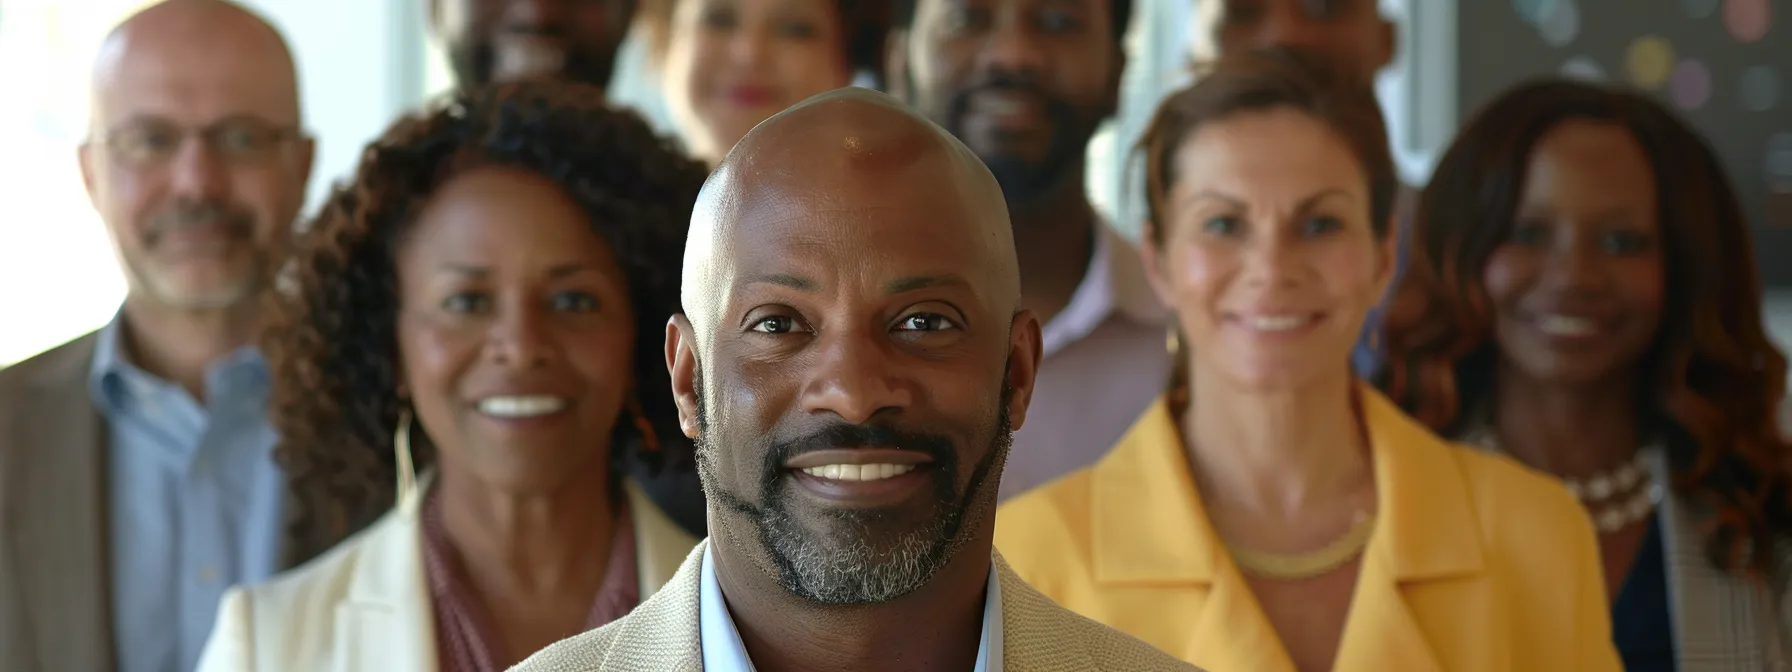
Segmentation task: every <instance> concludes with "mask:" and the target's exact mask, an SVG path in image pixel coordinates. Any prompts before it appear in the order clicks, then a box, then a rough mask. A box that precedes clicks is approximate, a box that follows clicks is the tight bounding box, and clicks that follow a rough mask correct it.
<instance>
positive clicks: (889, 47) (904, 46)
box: [884, 28, 915, 105]
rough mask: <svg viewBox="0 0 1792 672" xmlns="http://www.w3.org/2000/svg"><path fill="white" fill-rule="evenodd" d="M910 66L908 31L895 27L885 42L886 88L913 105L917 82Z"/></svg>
mask: <svg viewBox="0 0 1792 672" xmlns="http://www.w3.org/2000/svg"><path fill="white" fill-rule="evenodd" d="M908 66H909V63H908V31H907V30H903V29H901V28H893V29H891V30H890V36H889V39H888V40H886V41H885V42H884V77H885V82H884V88H886V89H888V90H889V93H890V95H892V96H895V97H896V99H897V100H900V101H902V102H905V103H908V104H910V105H913V104H915V82H914V80H912V79H910V78H909V74H908Z"/></svg>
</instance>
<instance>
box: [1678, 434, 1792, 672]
mask: <svg viewBox="0 0 1792 672" xmlns="http://www.w3.org/2000/svg"><path fill="white" fill-rule="evenodd" d="M1648 457H1649V464H1650V469H1651V471H1652V474H1651V475H1653V476H1654V477H1655V482H1657V483H1668V482H1670V480H1669V479H1670V478H1671V476H1670V475H1669V473H1668V465H1667V458H1666V456H1665V455H1664V454H1663V452H1662V451H1660V450H1654V451H1650V452H1649V454H1648ZM1656 515H1657V516H1659V517H1660V518H1661V533H1662V534H1661V540H1662V548H1663V551H1664V553H1663V558H1664V559H1665V560H1666V562H1667V575H1668V597H1669V599H1670V600H1672V602H1671V604H1672V607H1671V612H1672V616H1673V620H1674V653H1675V657H1676V658H1677V659H1678V661H1677V662H1678V663H1679V665H1678V668H1677V669H1679V670H1681V672H1761V671H1762V670H1786V669H1788V667H1787V665H1788V662H1789V661H1788V660H1787V642H1788V635H1789V634H1792V633H1788V632H1787V630H1786V628H1785V625H1786V619H1785V615H1786V614H1788V613H1792V612H1788V611H1787V609H1788V608H1789V607H1792V602H1789V601H1788V595H1787V590H1786V583H1787V582H1786V578H1787V576H1786V574H1787V573H1786V571H1785V568H1786V566H1787V564H1788V561H1792V557H1789V556H1792V552H1789V551H1792V548H1781V549H1780V551H1781V552H1780V554H1779V560H1780V564H1781V565H1782V570H1781V571H1780V572H1779V576H1776V577H1774V581H1773V584H1772V585H1771V586H1761V585H1757V584H1754V583H1751V582H1749V581H1747V580H1744V579H1741V578H1738V577H1736V576H1734V575H1731V574H1728V573H1725V572H1723V571H1720V570H1718V569H1717V568H1716V567H1714V566H1712V564H1711V561H1710V560H1708V559H1706V558H1705V554H1704V549H1703V539H1704V529H1705V524H1706V522H1707V521H1709V520H1710V512H1708V511H1704V510H1702V509H1701V507H1699V506H1698V505H1697V504H1696V503H1694V502H1690V501H1686V500H1683V499H1681V498H1679V497H1675V496H1668V497H1663V498H1662V500H1661V504H1660V506H1659V508H1657V509H1656Z"/></svg>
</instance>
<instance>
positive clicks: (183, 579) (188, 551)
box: [88, 316, 286, 672]
mask: <svg viewBox="0 0 1792 672" xmlns="http://www.w3.org/2000/svg"><path fill="white" fill-rule="evenodd" d="M121 317H122V316H121ZM119 332H120V320H119V319H114V320H113V321H112V324H110V325H108V326H107V327H106V328H105V329H103V330H101V331H100V334H99V339H98V342H97V343H96V349H95V351H94V360H93V369H92V371H91V373H90V376H89V380H88V383H89V387H90V390H91V392H92V394H93V401H94V404H95V406H96V407H97V408H98V409H99V410H100V413H101V415H102V416H103V417H104V418H105V419H106V424H107V430H108V431H107V433H108V436H109V437H110V441H111V443H110V445H109V446H108V447H107V450H108V453H107V457H108V460H107V461H108V463H109V466H108V469H107V471H108V473H107V493H108V495H109V497H108V499H109V501H108V514H109V523H110V535H111V536H110V540H111V547H110V549H109V555H110V556H111V557H110V563H111V579H112V586H111V588H112V591H111V594H112V628H113V630H112V631H113V636H114V646H115V647H116V648H115V649H114V650H115V651H117V665H118V670H119V672H191V671H192V670H193V668H194V667H195V666H197V665H198V663H199V652H200V649H201V648H202V647H203V646H204V645H205V640H206V637H207V636H208V635H210V634H211V630H212V621H213V620H214V619H215V618H216V616H217V609H218V600H219V599H220V598H222V597H223V595H224V590H225V589H226V588H229V587H230V586H232V585H236V584H239V583H252V582H256V581H260V580H263V579H266V578H268V577H269V576H271V575H272V574H273V573H274V572H275V571H277V570H278V569H279V563H280V551H281V541H282V538H283V536H284V535H283V532H284V530H282V525H283V521H284V519H283V517H282V508H283V505H284V502H285V492H286V485H285V481H284V479H283V478H282V476H281V473H280V470H279V468H278V467H276V466H275V465H274V462H273V457H272V452H273V446H274V432H273V430H272V429H270V428H269V427H268V423H267V410H266V409H267V399H268V387H269V385H268V371H267V365H266V364H265V363H264V362H263V360H262V358H261V356H260V354H258V353H257V352H256V351H255V350H254V349H251V348H244V349H242V350H238V351H236V352H235V353H232V354H231V355H230V356H228V357H226V358H224V359H222V360H220V361H218V362H216V363H214V364H212V365H211V366H210V367H209V368H208V369H207V370H206V373H205V389H206V395H205V396H206V399H207V402H206V403H205V404H203V405H202V404H200V403H199V402H197V401H196V400H194V398H193V396H192V395H190V394H188V393H187V391H186V390H184V389H182V388H181V387H180V386H179V385H177V384H174V383H170V382H168V381H165V380H161V379H158V378H156V377H155V376H152V375H150V374H148V373H146V372H144V371H143V370H142V369H140V368H137V367H136V366H135V365H133V364H132V363H131V362H129V361H127V360H126V356H125V353H124V351H123V350H122V349H121V347H120V345H121V344H120V343H119V339H120V333H119Z"/></svg>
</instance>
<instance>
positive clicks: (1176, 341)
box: [1164, 327, 1182, 357]
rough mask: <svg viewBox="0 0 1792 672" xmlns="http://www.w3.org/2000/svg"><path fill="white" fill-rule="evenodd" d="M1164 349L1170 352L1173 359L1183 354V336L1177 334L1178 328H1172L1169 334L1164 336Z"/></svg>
mask: <svg viewBox="0 0 1792 672" xmlns="http://www.w3.org/2000/svg"><path fill="white" fill-rule="evenodd" d="M1164 349H1166V350H1169V351H1170V356H1171V357H1175V356H1177V355H1180V354H1182V335H1181V334H1179V333H1176V327H1170V329H1169V333H1167V334H1165V335H1164Z"/></svg>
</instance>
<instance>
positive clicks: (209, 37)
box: [0, 0, 334, 672]
mask: <svg viewBox="0 0 1792 672" xmlns="http://www.w3.org/2000/svg"><path fill="white" fill-rule="evenodd" d="M92 85H93V98H92V100H93V110H92V122H91V127H90V131H89V135H88V138H87V140H86V142H84V143H83V144H82V145H81V147H80V157H79V158H80V165H81V174H82V178H83V179H84V180H85V182H86V186H87V193H88V195H89V197H90V198H91V199H92V202H93V206H94V209H95V210H97V211H98V212H99V215H100V218H101V219H102V220H104V222H105V225H106V228H107V231H108V233H109V234H110V235H111V238H112V241H113V243H114V247H115V248H116V252H117V254H118V259H119V261H120V263H121V265H122V266H123V269H124V275H125V279H126V281H127V285H128V288H129V289H128V292H127V295H126V298H125V301H124V306H123V307H122V308H121V309H120V310H119V312H118V315H117V317H116V318H115V319H114V320H113V321H112V322H111V323H110V324H108V325H106V326H105V327H104V328H103V329H101V330H100V331H98V332H96V333H93V334H89V335H87V336H83V337H81V338H79V339H77V340H75V341H73V342H71V343H68V344H66V345H63V346H61V347H58V348H56V349H53V350H51V351H49V352H46V353H44V354H42V355H39V356H37V357H35V358H33V359H30V360H27V361H25V362H23V363H20V364H18V365H17V366H14V367H12V368H10V369H7V370H6V371H4V372H0V519H4V520H5V521H7V523H6V524H7V528H6V534H5V535H3V536H0V576H3V577H6V581H3V582H0V669H5V670H112V669H117V670H121V671H123V672H137V671H145V672H185V671H187V670H191V669H193V666H194V664H195V663H196V662H197V660H198V657H199V650H200V647H201V646H202V645H203V644H204V642H205V638H206V636H207V634H209V632H210V630H211V627H212V620H213V618H214V616H215V610H216V608H217V605H218V599H219V597H220V596H221V595H222V594H223V592H224V590H225V589H226V588H228V587H230V586H231V585H233V584H236V583H240V582H246V581H257V580H260V579H263V578H266V577H268V576H270V575H272V574H273V573H275V572H276V571H278V570H281V569H284V568H286V567H289V566H292V565H293V564H296V563H297V562H298V561H300V560H303V559H305V558H307V557H309V556H310V555H312V554H315V553H316V552H318V551H320V550H322V549H323V548H325V547H327V546H328V545H329V543H331V542H333V541H334V540H330V539H319V540H300V539H296V538H295V539H288V538H286V534H285V532H286V529H287V525H286V514H287V513H289V511H288V508H289V507H287V506H286V505H285V500H286V491H287V489H286V487H285V478H284V475H283V474H282V473H281V472H280V470H279V469H278V468H277V467H276V466H275V464H274V462H273V460H272V457H271V455H270V452H271V450H272V447H273V444H274V438H275V437H274V433H273V431H272V430H271V429H269V428H268V425H267V420H266V401H267V390H268V372H267V368H266V366H265V364H264V363H263V360H262V358H261V355H260V353H258V352H257V351H256V350H255V348H254V347H253V345H252V339H253V338H254V336H255V332H256V330H257V329H258V328H259V326H260V324H261V315H260V311H259V310H258V309H257V305H258V304H257V301H256V298H257V294H258V293H259V292H261V291H262V290H263V289H265V288H267V287H268V286H269V285H270V284H271V283H272V281H273V278H274V275H275V272H276V270H277V268H278V266H279V264H280V263H281V261H282V259H283V257H284V256H285V253H286V247H287V245H288V242H289V239H290V236H291V232H292V227H293V223H294V220H295V219H296V218H297V217H298V214H299V210H300V208H301V207H303V203H304V195H305V185H306V182H307V181H308V179H309V176H310V174H311V162H312V155H313V143H312V140H311V139H310V138H309V137H307V136H306V135H305V133H304V131H303V128H302V125H301V120H300V114H299V91H298V75H297V73H296V71H295V68H294V65H293V58H292V54H291V52H290V51H289V50H288V48H287V45H286V42H285V40H284V39H283V38H282V37H281V36H280V34H279V33H278V32H277V31H276V30H275V29H274V28H273V27H272V26H270V25H269V24H268V23H267V22H266V21H264V20H262V19H261V18H259V17H257V16H255V15H254V14H251V13H250V12H248V11H246V10H244V9H243V8H241V7H239V6H237V5H234V4H231V3H228V2H223V1H222V0H169V1H168V2H163V3H160V4H157V5H154V6H152V7H149V8H148V9H145V10H143V11H142V12H140V13H138V14H136V15H135V16H132V17H131V18H129V19H128V20H126V21H125V22H124V23H123V24H121V25H120V26H119V27H118V28H116V29H115V30H114V31H113V32H112V33H111V34H110V35H109V36H108V37H107V38H106V40H105V42H104V45H103V46H102V47H101V49H100V53H99V57H98V59H97V61H96V63H95V65H94V70H93V80H92Z"/></svg>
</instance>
